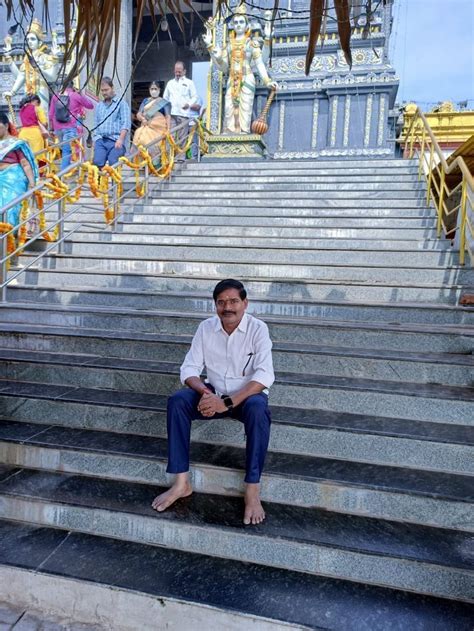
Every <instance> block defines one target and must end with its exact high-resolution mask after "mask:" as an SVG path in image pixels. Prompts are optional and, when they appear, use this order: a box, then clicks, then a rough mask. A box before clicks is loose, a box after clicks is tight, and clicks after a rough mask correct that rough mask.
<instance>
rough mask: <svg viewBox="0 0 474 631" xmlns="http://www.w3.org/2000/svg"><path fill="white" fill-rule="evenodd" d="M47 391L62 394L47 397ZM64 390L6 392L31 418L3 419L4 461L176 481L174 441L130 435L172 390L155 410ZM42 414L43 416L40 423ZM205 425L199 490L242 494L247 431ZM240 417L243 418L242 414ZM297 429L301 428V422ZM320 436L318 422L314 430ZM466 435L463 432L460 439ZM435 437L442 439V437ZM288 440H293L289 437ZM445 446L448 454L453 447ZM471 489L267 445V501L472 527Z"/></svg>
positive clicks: (456, 481) (466, 478) (457, 481)
mask: <svg viewBox="0 0 474 631" xmlns="http://www.w3.org/2000/svg"><path fill="white" fill-rule="evenodd" d="M46 390H48V391H49V395H50V396H53V397H54V395H56V398H50V399H47V398H45V396H46ZM63 390H64V389H63ZM60 392H61V388H59V387H56V389H55V391H54V392H53V391H52V389H51V388H50V387H49V388H48V387H46V388H45V390H43V391H40V389H39V388H37V394H36V395H32V396H30V397H28V396H26V395H25V396H24V397H23V398H19V399H18V398H17V399H16V401H15V397H13V396H10V397H6V398H5V403H6V404H7V407H6V412H7V413H8V411H9V410H10V408H9V407H8V405H9V404H12V403H15V402H16V405H17V410H18V413H16V414H15V415H16V417H22V418H23V419H24V417H25V416H28V417H29V419H28V420H21V419H18V418H17V420H16V421H1V439H0V453H1V454H2V461H3V462H5V463H7V464H9V465H15V466H27V467H32V468H34V469H46V470H53V471H56V470H58V471H66V472H69V473H80V474H84V475H97V476H101V477H105V478H110V479H121V480H128V481H134V482H144V483H148V484H154V485H155V484H156V485H166V484H169V479H170V476H169V475H168V474H166V463H167V441H166V439H165V438H163V437H156V436H154V435H151V436H150V435H140V434H138V435H137V434H136V433H135V434H131V433H130V429H135V430H136V429H142V428H144V427H145V425H146V423H148V427H149V428H153V429H151V431H153V432H156V415H157V411H156V407H157V405H160V404H161V406H162V410H163V406H164V403H165V398H162V400H161V403H160V402H158V403H157V397H155V401H151V400H150V401H149V408H144V407H143V406H144V401H145V398H144V397H143V395H142V397H141V398H140V399H139V398H138V397H133V396H131V395H130V394H129V395H128V399H125V396H124V395H122V396H121V397H119V396H118V393H112V394H113V398H114V401H112V402H111V401H110V393H109V394H107V396H104V395H103V394H102V395H101V394H100V393H98V392H97V391H96V392H93V391H92V390H89V391H88V392H86V391H85V390H84V391H83V392H82V393H81V396H80V400H79V395H77V397H76V400H74V399H73V400H72V401H66V399H65V398H63V399H61V398H58V396H59V394H60ZM3 396H4V395H2V398H3ZM35 397H36V398H35ZM41 397H43V398H41ZM94 398H95V399H96V400H94ZM119 398H120V399H121V401H118V399H119ZM149 399H150V397H149ZM121 403H123V404H124V405H122V406H121V405H120V404H121ZM125 403H127V406H125ZM140 404H141V406H142V408H141V409H140V408H139V407H138V406H139V405H140ZM65 412H66V414H65ZM46 415H47V416H46ZM42 418H43V419H45V420H43V422H42V423H39V422H38V421H39V420H41V419H42ZM46 419H47V420H46ZM31 420H34V421H35V422H34V423H32V422H31ZM68 421H69V425H68V424H67V423H68ZM208 422H209V421H206V423H208ZM221 422H222V421H221ZM52 423H55V424H56V425H54V426H53V425H52ZM202 425H203V423H199V422H196V428H193V432H194V433H193V440H192V443H191V452H190V457H191V467H190V471H191V477H192V480H193V485H194V488H195V490H196V491H199V492H203V493H219V494H223V495H226V496H240V495H241V494H242V491H243V486H244V485H243V470H244V468H245V448H244V439H243V436H242V435H241V434H239V437H240V440H237V439H236V438H235V433H236V431H235V429H234V440H233V442H232V441H230V440H229V441H228V442H227V443H226V442H225V441H224V442H223V443H222V444H221V443H219V437H218V436H216V435H214V438H213V442H209V440H207V442H206V435H205V434H203V440H202V441H201V438H200V434H201V431H200V430H201V429H202V427H201V426H202ZM234 425H237V427H238V426H239V425H238V423H237V422H235V421H234ZM193 426H194V423H193ZM104 427H107V428H108V431H104ZM276 427H278V425H277V426H276ZM406 427H408V423H407V424H406ZM86 428H87V429H86ZM89 428H92V429H89ZM118 432H120V433H118ZM125 432H128V433H125ZM149 432H150V429H149ZM237 432H239V430H238V429H237ZM292 433H293V434H295V435H297V434H298V433H297V431H296V430H295V429H293V430H292ZM224 434H225V432H224ZM317 435H318V432H317V430H316V431H315V432H314V434H313V437H316V436H317ZM355 435H356V432H354V433H353V436H355ZM440 435H441V436H443V437H446V434H440ZM451 435H453V434H451ZM347 438H350V432H348V433H347ZM461 439H462V437H461V434H458V440H461ZM273 440H276V439H273ZM379 442H381V441H379ZM405 442H408V441H405ZM416 442H418V443H420V445H423V442H424V441H423V440H421V441H420V440H418V441H417V440H416V439H414V441H413V445H414V446H416ZM431 442H432V444H433V445H434V443H435V442H436V439H433V440H432V441H431ZM441 442H442V441H441ZM286 444H287V445H288V444H290V443H289V441H288V437H287V443H286ZM427 444H428V446H429V441H428V443H427ZM446 444H448V443H444V445H446ZM453 445H454V443H453ZM447 452H448V459H449V458H450V455H449V448H448V450H447ZM422 458H423V456H422ZM472 488H473V485H472V475H466V474H464V473H462V474H460V473H449V472H445V471H435V470H423V468H420V467H418V466H415V467H413V466H406V467H402V466H400V465H399V464H397V465H386V464H384V463H374V462H364V461H361V462H359V461H357V460H347V459H346V460H343V459H340V458H333V457H326V456H317V455H307V454H297V453H292V452H290V451H288V449H286V450H285V451H283V452H279V451H277V450H273V449H272V450H270V451H269V452H268V453H267V457H266V462H265V470H264V473H263V476H262V499H263V500H264V501H271V502H273V503H277V504H285V505H298V506H306V507H309V508H321V509H324V510H330V511H334V512H337V513H345V514H354V515H361V516H365V517H374V518H378V519H388V520H392V521H399V522H409V523H414V524H422V525H428V526H437V527H440V528H449V529H452V530H458V531H463V532H472V531H473V530H474V515H473V508H472V499H473V495H472Z"/></svg>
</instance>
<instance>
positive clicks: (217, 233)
mask: <svg viewBox="0 0 474 631" xmlns="http://www.w3.org/2000/svg"><path fill="white" fill-rule="evenodd" d="M176 219H178V218H176ZM81 220H82V217H81ZM76 223H77V222H76ZM73 225H75V224H74V222H69V223H67V224H66V229H67V228H68V227H71V226H73ZM148 227H149V228H150V227H151V226H148ZM130 228H135V230H136V229H137V226H136V224H133V223H132V224H124V223H121V224H120V230H116V229H114V230H113V231H112V230H103V231H101V232H97V230H96V231H95V233H93V232H92V231H91V229H90V228H89V229H88V230H85V231H84V230H78V231H77V232H76V233H75V236H74V240H76V239H77V240H83V239H85V238H87V240H88V241H103V242H111V243H113V242H114V241H126V242H128V243H155V244H156V245H162V244H163V245H166V244H169V243H189V244H196V245H200V244H201V243H206V242H212V241H215V242H216V243H222V241H223V240H224V239H227V240H228V242H229V243H230V244H232V245H234V246H235V245H248V246H252V245H264V246H265V245H267V244H268V246H269V247H276V248H279V247H281V246H282V245H286V246H288V245H289V242H288V239H291V241H290V244H291V246H292V247H302V248H307V247H312V246H315V245H318V242H319V241H320V240H322V239H328V240H331V241H333V242H334V243H335V244H337V243H339V241H343V242H344V241H346V240H349V239H353V240H354V241H362V242H365V241H369V240H372V239H373V240H374V241H375V242H376V243H379V242H384V241H388V240H393V241H397V242H398V243H411V242H423V243H425V242H428V243H430V242H432V241H434V240H437V235H436V229H435V226H432V227H431V228H427V227H421V228H418V229H415V228H407V227H406V226H405V228H403V229H401V228H369V227H361V228H318V227H312V228H309V227H303V228H280V229H279V228H270V227H266V226H259V227H257V226H208V225H206V226H203V225H202V224H200V225H190V226H186V228H185V229H184V228H183V226H182V225H172V224H171V225H170V224H167V225H165V226H163V225H160V224H158V225H153V230H149V229H143V228H142V230H141V231H140V232H131V231H130ZM85 233H87V237H85V236H84V234H85ZM440 242H441V243H443V240H441V241H440Z"/></svg>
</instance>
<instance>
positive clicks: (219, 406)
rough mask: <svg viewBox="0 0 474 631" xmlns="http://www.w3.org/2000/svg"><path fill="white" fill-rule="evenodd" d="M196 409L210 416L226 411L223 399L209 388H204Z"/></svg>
mask: <svg viewBox="0 0 474 631" xmlns="http://www.w3.org/2000/svg"><path fill="white" fill-rule="evenodd" d="M198 410H199V412H201V414H202V415H203V416H207V417H211V416H214V414H222V412H226V411H227V406H226V405H225V403H224V401H223V400H222V399H221V398H220V397H218V396H217V394H214V393H213V392H210V391H209V390H204V392H203V393H202V396H201V398H200V400H199V403H198Z"/></svg>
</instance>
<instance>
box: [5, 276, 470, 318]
mask: <svg viewBox="0 0 474 631" xmlns="http://www.w3.org/2000/svg"><path fill="white" fill-rule="evenodd" d="M61 279H62V280H63V281H64V280H66V281H67V280H68V279H67V278H66V277H64V276H63V277H61ZM22 280H23V282H25V281H26V280H27V279H26V277H23V279H22ZM58 280H59V279H58ZM206 289H207V291H204V292H203V291H202V290H201V291H200V292H198V291H195V292H193V291H188V290H184V291H183V290H181V288H179V287H178V288H176V287H172V288H170V289H169V290H168V289H166V288H162V289H157V290H155V289H152V288H147V289H142V290H138V289H133V288H129V289H127V288H120V287H118V288H115V287H102V288H100V287H97V288H94V287H92V288H90V287H89V286H87V285H81V283H80V282H77V281H76V280H75V279H74V280H73V284H70V285H65V286H64V285H63V286H61V285H59V284H58V283H57V282H55V283H53V284H49V285H36V284H29V285H25V286H23V287H22V286H20V285H18V286H13V287H11V288H10V289H9V290H8V295H7V298H8V300H11V301H12V302H15V301H19V302H52V303H54V304H59V303H61V304H65V305H76V304H77V305H87V304H90V305H99V306H102V305H107V306H110V307H129V308H134V309H173V308H175V307H176V305H177V304H182V306H183V309H188V308H194V307H193V305H189V300H192V301H193V303H194V302H195V301H196V300H200V301H201V300H204V301H205V300H206V298H207V296H209V295H210V294H211V291H209V286H207V287H206ZM464 291H465V290H464V288H463V287H462V286H461V285H417V286H411V287H410V286H409V287H407V286H404V285H402V284H400V283H399V282H396V281H394V282H393V283H391V284H380V285H365V284H362V283H357V282H353V281H350V280H349V281H342V280H341V281H326V280H321V281H319V282H314V283H312V285H311V286H308V287H307V291H306V292H304V297H303V298H302V299H298V297H297V296H294V297H292V296H291V295H288V294H285V293H283V292H282V293H281V294H279V295H278V297H277V295H276V294H275V299H278V300H283V301H285V300H287V301H291V304H292V306H293V308H295V307H300V308H301V306H302V305H304V303H306V302H307V301H310V300H315V301H321V300H332V299H334V298H335V297H337V298H338V300H340V301H341V302H344V301H353V302H354V301H363V300H367V301H369V302H381V303H383V302H391V303H393V304H396V303H398V302H405V303H406V302H413V303H415V302H420V303H422V304H448V305H449V304H451V305H454V304H457V302H458V300H459V298H460V296H461V294H462V293H464ZM260 298H263V299H270V300H271V299H272V294H271V293H269V292H268V291H265V290H264V291H263V292H262V293H261V294H259V293H257V292H255V291H254V292H253V293H252V302H253V304H255V302H256V301H258V300H259V299H260ZM300 300H301V303H300ZM207 307H208V309H209V310H210V309H211V308H212V301H209V304H208V306H207Z"/></svg>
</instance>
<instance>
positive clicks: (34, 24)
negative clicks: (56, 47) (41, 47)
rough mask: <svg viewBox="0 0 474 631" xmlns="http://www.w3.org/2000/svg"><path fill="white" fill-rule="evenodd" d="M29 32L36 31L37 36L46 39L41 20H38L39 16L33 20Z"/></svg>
mask: <svg viewBox="0 0 474 631" xmlns="http://www.w3.org/2000/svg"><path fill="white" fill-rule="evenodd" d="M28 33H34V34H35V35H36V37H37V38H38V39H40V40H43V39H44V33H43V26H42V25H41V22H40V21H39V20H38V18H35V19H34V20H33V21H32V22H31V26H30V28H29V29H28Z"/></svg>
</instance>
